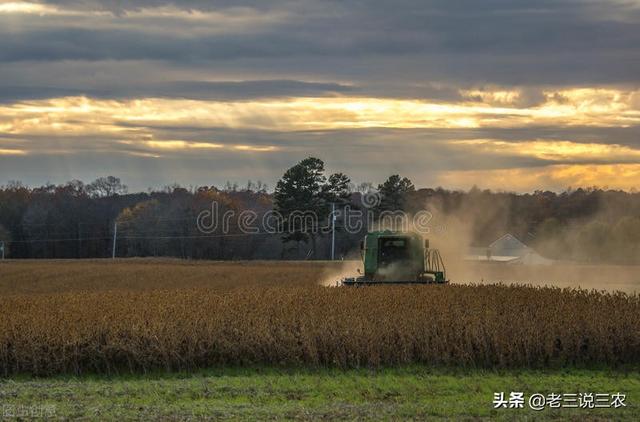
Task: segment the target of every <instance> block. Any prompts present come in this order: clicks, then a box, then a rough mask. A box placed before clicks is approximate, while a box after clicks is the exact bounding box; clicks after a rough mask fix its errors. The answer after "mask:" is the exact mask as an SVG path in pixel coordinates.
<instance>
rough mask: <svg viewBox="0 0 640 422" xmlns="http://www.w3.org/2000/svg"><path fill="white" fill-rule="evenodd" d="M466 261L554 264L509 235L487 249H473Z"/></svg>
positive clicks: (497, 240)
mask: <svg viewBox="0 0 640 422" xmlns="http://www.w3.org/2000/svg"><path fill="white" fill-rule="evenodd" d="M466 259H467V260H469V261H485V262H503V263H507V264H525V265H549V264H552V263H553V260H551V259H547V258H545V257H543V256H542V255H540V254H539V253H537V252H536V251H535V250H533V249H532V248H530V247H529V246H527V245H526V244H524V242H522V241H521V240H520V239H518V238H517V237H515V236H514V235H512V234H509V233H507V234H505V235H503V236H501V237H500V238H498V239H496V240H495V241H493V242H492V243H491V244H490V245H489V246H487V247H486V248H471V250H470V251H469V254H468V255H467V256H466Z"/></svg>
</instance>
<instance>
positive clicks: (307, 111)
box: [0, 0, 640, 192]
mask: <svg viewBox="0 0 640 422" xmlns="http://www.w3.org/2000/svg"><path fill="white" fill-rule="evenodd" d="M639 46H640V0H600V1H592V0H538V1H533V0H530V1H522V0H483V1H478V0H394V1H381V0H369V1H363V0H358V1H355V0H324V1H317V0H316V1H309V0H297V1H290V0H253V1H251V0H249V1H243V0H238V1H230V0H206V1H205V0H181V1H171V0H86V1H82V0H41V1H29V2H23V1H3V0H0V185H2V184H5V183H7V182H9V181H11V180H20V181H22V182H24V183H26V184H29V185H32V186H33V185H40V184H43V183H46V182H52V183H62V182H65V181H68V180H71V179H80V180H84V181H91V180H93V179H95V178H96V177H100V176H106V175H115V176H118V177H120V178H121V179H122V180H123V182H125V183H126V184H127V185H129V187H130V190H132V191H136V190H146V189H147V188H149V187H162V186H164V185H168V184H172V183H179V184H182V185H184V186H200V185H217V186H221V185H223V184H224V183H225V181H227V180H229V181H232V182H238V183H240V184H242V183H244V182H246V180H248V179H252V180H254V181H255V180H261V181H263V182H266V183H267V184H268V185H270V186H271V187H273V186H274V184H275V182H276V181H277V180H278V178H279V177H280V176H281V175H282V174H283V172H284V170H285V169H286V168H288V167H290V166H292V165H294V164H295V163H296V162H298V161H300V160H302V159H303V158H305V157H307V156H316V157H318V158H321V159H323V160H324V161H325V163H326V166H327V169H328V171H341V172H344V173H346V174H347V175H348V176H350V177H351V179H352V180H353V181H354V182H372V183H374V184H377V183H381V182H382V181H384V179H386V178H387V177H388V176H389V175H391V174H395V173H399V174H401V175H402V176H407V177H409V178H411V179H412V181H413V182H414V184H415V185H416V186H417V187H435V186H443V187H446V188H456V189H468V188H470V187H471V186H473V185H477V186H479V187H481V188H490V189H495V190H504V191H516V192H527V191H534V190H540V189H549V190H555V191H560V190H563V189H566V188H568V187H573V188H576V187H579V186H598V187H602V188H615V189H625V190H632V189H636V188H638V187H640V186H639V185H640V47H639Z"/></svg>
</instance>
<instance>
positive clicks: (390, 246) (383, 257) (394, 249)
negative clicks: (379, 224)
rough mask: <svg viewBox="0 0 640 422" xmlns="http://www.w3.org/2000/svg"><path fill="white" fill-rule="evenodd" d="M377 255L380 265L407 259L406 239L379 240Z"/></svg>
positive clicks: (407, 247) (407, 243)
mask: <svg viewBox="0 0 640 422" xmlns="http://www.w3.org/2000/svg"><path fill="white" fill-rule="evenodd" d="M379 253H380V263H381V264H391V263H394V262H397V261H402V260H406V259H409V258H410V256H409V242H408V240H407V239H399V238H390V239H381V240H380V252H379Z"/></svg>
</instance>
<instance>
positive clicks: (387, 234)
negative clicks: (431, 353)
mask: <svg viewBox="0 0 640 422" xmlns="http://www.w3.org/2000/svg"><path fill="white" fill-rule="evenodd" d="M360 253H361V255H362V261H363V265H364V274H362V275H360V276H359V277H348V278H345V279H343V280H342V285H345V286H353V285H375V284H431V283H439V284H444V283H448V280H447V275H446V270H445V267H444V262H443V261H442V257H441V256H440V252H438V250H437V249H430V248H429V241H428V240H423V238H422V237H421V236H420V235H418V234H415V233H406V232H393V231H388V230H387V231H377V232H371V233H369V234H367V235H366V236H365V238H364V240H363V241H362V242H361V243H360Z"/></svg>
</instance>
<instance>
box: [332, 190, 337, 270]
mask: <svg viewBox="0 0 640 422" xmlns="http://www.w3.org/2000/svg"><path fill="white" fill-rule="evenodd" d="M335 255H336V203H335V202H332V203H331V260H332V261H333V260H334V259H335Z"/></svg>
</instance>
